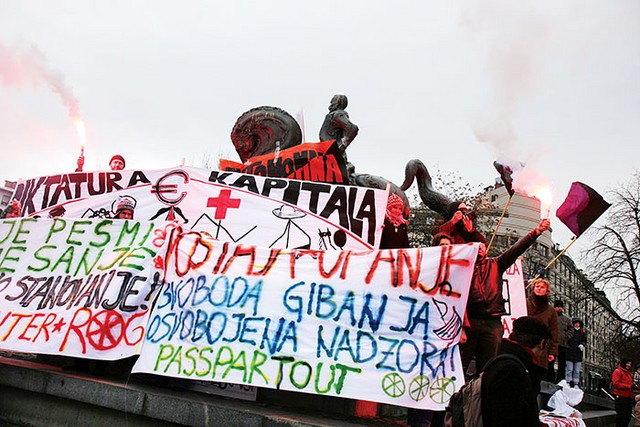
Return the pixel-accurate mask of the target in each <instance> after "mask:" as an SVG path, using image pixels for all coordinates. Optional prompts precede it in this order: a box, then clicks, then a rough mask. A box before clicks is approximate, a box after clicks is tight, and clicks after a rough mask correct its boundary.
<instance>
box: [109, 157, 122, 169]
mask: <svg viewBox="0 0 640 427" xmlns="http://www.w3.org/2000/svg"><path fill="white" fill-rule="evenodd" d="M125 166H126V163H125V161H124V157H122V156H121V155H120V154H116V155H114V156H113V157H112V158H111V160H109V167H110V168H111V170H112V171H119V170H122V169H124V167H125Z"/></svg>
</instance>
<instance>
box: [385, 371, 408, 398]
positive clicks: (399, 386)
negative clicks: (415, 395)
mask: <svg viewBox="0 0 640 427" xmlns="http://www.w3.org/2000/svg"><path fill="white" fill-rule="evenodd" d="M405 389H406V385H405V383H404V380H403V379H402V377H401V376H400V375H398V374H396V373H395V372H393V373H391V374H387V375H385V376H384V378H382V391H384V392H385V394H386V395H387V396H390V397H400V396H402V395H403V394H404V391H405Z"/></svg>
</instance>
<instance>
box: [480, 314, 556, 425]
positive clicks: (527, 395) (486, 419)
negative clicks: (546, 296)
mask: <svg viewBox="0 0 640 427" xmlns="http://www.w3.org/2000/svg"><path fill="white" fill-rule="evenodd" d="M550 338H551V333H550V332H549V329H548V328H547V327H546V326H545V325H544V323H542V322H540V321H539V320H538V319H536V318H533V317H529V316H524V317H520V318H518V319H516V320H515V321H514V322H513V332H511V335H509V339H506V338H505V339H503V340H502V344H501V346H500V354H501V355H502V354H510V355H512V356H515V358H513V357H511V358H504V357H498V358H497V359H495V360H493V361H491V362H490V363H489V364H488V365H487V369H485V371H484V373H483V374H482V388H481V399H482V421H483V424H484V426H485V427H513V426H519V427H538V426H539V425H540V421H539V418H538V401H537V396H538V393H539V392H540V378H541V375H542V374H543V372H544V369H543V368H542V367H541V366H540V365H539V360H538V357H537V356H536V354H537V353H539V352H540V351H541V350H542V349H543V348H544V347H545V346H546V345H547V342H548V340H549V339H550Z"/></svg>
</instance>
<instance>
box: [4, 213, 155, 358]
mask: <svg viewBox="0 0 640 427" xmlns="http://www.w3.org/2000/svg"><path fill="white" fill-rule="evenodd" d="M162 225H163V226H164V225H165V224H164V222H163V223H162ZM161 233H162V229H161V228H157V227H156V225H155V224H154V223H153V222H149V221H119V220H115V221H114V220H110V219H106V220H65V219H57V220H49V219H36V218H16V219H5V220H2V221H0V348H4V349H8V350H15V351H22V352H30V353H48V354H60V355H65V356H77V357H86V358H93V359H118V358H122V357H127V356H131V355H134V354H137V353H138V351H139V349H140V343H141V341H142V338H143V336H144V331H145V327H146V325H147V319H148V317H149V309H150V308H151V304H152V300H153V298H154V296H155V295H154V292H157V291H159V290H160V288H161V274H160V273H155V272H154V267H153V262H154V257H156V253H157V252H159V250H160V249H161V246H160V245H161V244H163V243H162V242H164V240H163V239H161V238H160V239H159V240H158V237H159V236H161ZM158 265H159V266H161V263H159V264H158Z"/></svg>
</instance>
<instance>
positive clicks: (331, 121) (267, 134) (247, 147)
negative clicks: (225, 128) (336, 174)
mask: <svg viewBox="0 0 640 427" xmlns="http://www.w3.org/2000/svg"><path fill="white" fill-rule="evenodd" d="M346 107H347V97H346V96H345V95H335V96H334V97H333V98H332V100H331V105H330V106H329V114H327V116H326V117H325V121H324V123H323V124H322V128H321V130H320V139H321V140H323V141H327V140H332V139H336V140H337V141H339V144H342V147H344V150H346V148H347V147H348V146H349V144H350V143H351V141H353V139H354V138H355V137H356V135H357V134H358V127H357V126H356V125H355V124H353V123H352V122H351V121H350V120H349V115H348V114H347V112H346V111H344V109H345V108H346ZM231 140H232V141H233V144H234V146H235V147H236V151H237V152H238V155H239V156H240V159H241V160H242V162H246V161H247V160H248V159H249V158H251V157H254V156H260V155H263V154H268V153H275V152H277V151H279V150H283V149H286V148H290V147H294V146H296V145H299V144H301V143H302V131H301V129H300V125H298V122H296V120H295V119H294V118H293V117H292V116H291V115H290V114H289V113H287V112H286V111H284V110H282V109H280V108H277V107H257V108H252V109H251V110H249V111H247V112H245V113H244V114H242V115H241V116H240V118H238V120H237V121H236V123H235V125H234V127H233V130H232V132H231ZM344 150H343V155H344ZM414 179H415V180H416V182H417V184H418V191H419V194H420V198H421V199H422V201H423V202H424V204H425V205H426V206H427V207H429V208H430V209H432V210H434V211H436V212H438V213H440V214H442V215H443V216H444V215H445V214H446V212H447V209H448V207H449V204H450V203H451V202H452V201H451V200H450V199H449V198H448V197H447V196H445V195H444V194H441V193H439V192H437V191H436V190H434V189H433V185H432V182H431V175H429V171H428V170H427V167H426V166H425V165H424V163H422V162H421V161H420V160H417V159H413V160H410V161H409V162H408V163H407V166H406V168H405V179H404V182H403V183H402V186H400V187H399V186H397V185H396V184H394V183H393V182H391V181H389V180H387V179H386V178H383V177H381V176H376V175H370V174H365V173H355V172H354V171H353V168H352V170H351V171H350V176H349V183H350V184H352V185H357V186H360V187H369V188H379V189H382V190H384V189H386V188H387V187H389V189H390V191H391V193H394V194H397V195H398V196H400V197H401V198H402V201H403V202H404V205H405V216H408V214H409V200H408V199H407V196H406V194H405V193H404V191H403V190H407V189H408V188H409V187H410V186H411V184H412V183H413V181H414Z"/></svg>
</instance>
